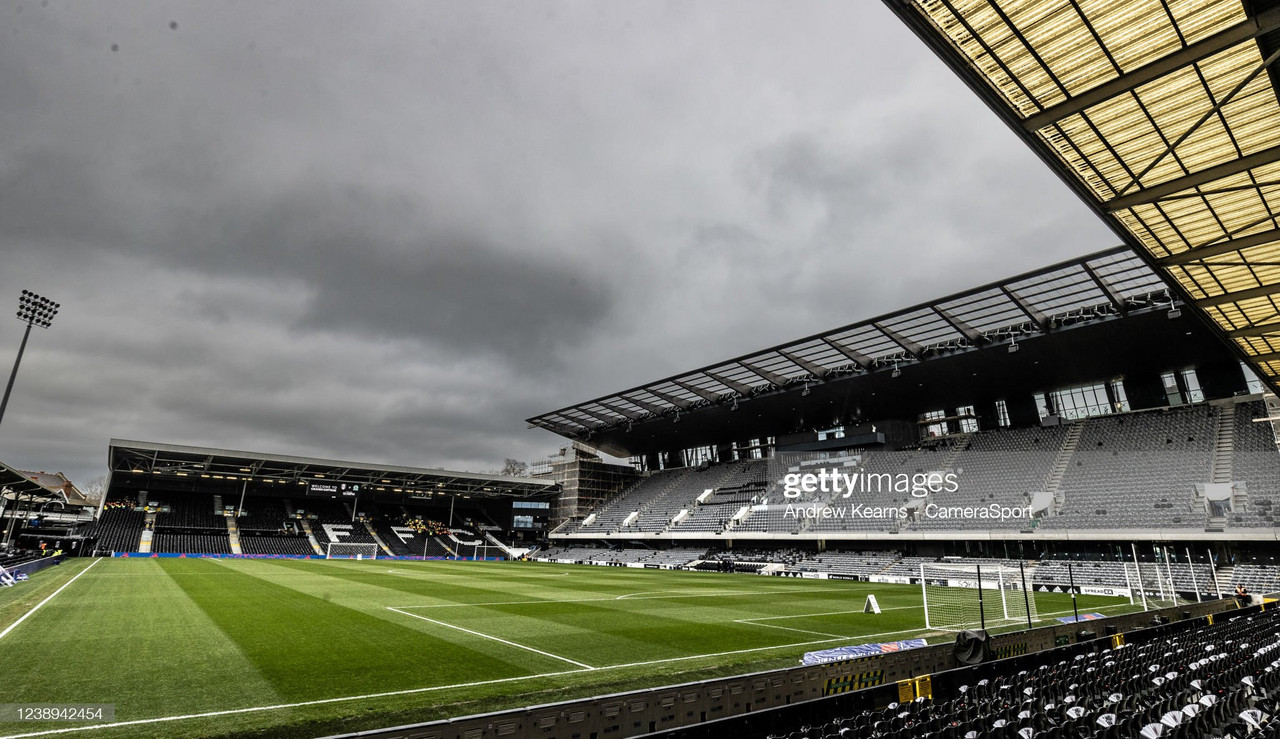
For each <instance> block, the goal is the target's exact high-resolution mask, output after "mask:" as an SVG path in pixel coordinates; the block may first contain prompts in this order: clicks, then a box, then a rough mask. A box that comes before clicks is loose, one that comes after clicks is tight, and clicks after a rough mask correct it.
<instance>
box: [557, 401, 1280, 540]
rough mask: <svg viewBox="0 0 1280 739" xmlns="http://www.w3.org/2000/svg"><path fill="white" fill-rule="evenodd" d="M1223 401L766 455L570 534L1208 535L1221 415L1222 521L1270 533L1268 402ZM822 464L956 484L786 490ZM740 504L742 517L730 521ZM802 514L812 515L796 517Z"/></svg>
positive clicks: (642, 496) (664, 486)
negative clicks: (972, 510)
mask: <svg viewBox="0 0 1280 739" xmlns="http://www.w3.org/2000/svg"><path fill="white" fill-rule="evenodd" d="M1220 407H1221V406H1220V404H1207V403H1199V404H1194V405H1188V406H1179V407H1173V408H1165V409H1157V410H1146V411H1137V412H1131V413H1122V414H1114V415H1108V416H1100V417H1094V418H1088V419H1082V420H1079V421H1074V422H1072V424H1068V425H1064V426H1049V427H1035V428H1024V429H995V430H989V431H983V432H980V433H974V434H966V435H963V436H959V437H956V439H954V440H942V441H936V442H930V443H929V444H927V445H924V446H921V447H919V448H915V449H898V450H893V451H885V450H867V449H860V450H850V451H847V452H841V453H836V454H831V453H812V454H810V455H807V456H806V455H789V456H787V457H785V459H786V460H787V461H785V462H783V461H781V459H779V458H773V459H769V460H757V461H754V462H733V463H728V464H724V465H713V466H711V468H710V469H707V470H701V469H696V468H689V469H674V470H664V471H660V472H656V473H653V474H652V475H650V476H649V477H647V478H643V479H641V480H639V481H637V482H635V483H633V484H632V485H630V486H629V487H628V488H626V489H624V490H623V491H622V492H621V493H620V494H619V495H618V496H616V497H615V498H613V499H612V500H610V501H607V502H606V503H604V504H602V505H601V506H600V507H599V508H598V509H597V511H596V516H595V518H594V519H593V520H592V522H591V524H589V525H581V524H580V525H579V526H578V527H577V529H576V530H569V531H567V532H566V533H580V534H600V535H604V536H618V537H624V536H626V535H628V534H659V533H664V532H668V531H669V532H673V533H686V532H705V533H706V534H707V535H708V536H709V537H711V536H720V535H723V536H731V535H732V534H733V533H736V532H743V533H766V534H779V535H785V534H824V533H840V532H869V533H893V532H899V531H940V530H987V529H998V528H1021V529H1024V530H1025V529H1029V528H1034V527H1043V528H1046V529H1049V530H1064V529H1074V530H1089V529H1117V528H1136V529H1147V530H1149V529H1153V528H1158V529H1187V530H1191V531H1203V530H1205V528H1206V526H1207V525H1208V523H1209V520H1208V519H1209V511H1208V510H1207V509H1206V504H1205V502H1204V501H1203V499H1201V498H1198V497H1197V495H1198V493H1197V486H1200V487H1201V488H1203V486H1204V485H1205V484H1206V483H1209V482H1210V481H1211V480H1212V479H1213V475H1214V472H1215V471H1214V469H1213V461H1214V457H1215V449H1216V447H1217V443H1218V442H1217V438H1216V435H1217V431H1218V426H1219V418H1220V413H1227V414H1231V413H1234V414H1235V418H1234V420H1235V426H1234V439H1233V444H1234V456H1233V457H1231V459H1232V460H1233V463H1232V469H1231V470H1230V471H1229V473H1228V474H1229V475H1230V476H1231V477H1233V478H1234V480H1235V481H1236V483H1237V486H1238V487H1239V488H1240V491H1241V494H1240V495H1238V496H1237V500H1239V501H1247V502H1245V503H1243V504H1238V505H1237V506H1236V509H1235V510H1232V511H1231V512H1230V515H1229V521H1228V523H1229V525H1230V526H1241V527H1261V526H1274V525H1275V524H1276V515H1277V514H1276V513H1275V508H1274V505H1275V496H1276V494H1277V492H1280V453H1278V452H1277V450H1276V444H1275V441H1274V438H1273V437H1272V432H1271V429H1270V425H1269V424H1259V423H1253V422H1252V421H1253V419H1254V418H1257V417H1260V416H1262V415H1264V414H1265V413H1266V409H1265V406H1264V405H1263V404H1262V403H1261V402H1260V401H1241V402H1239V403H1238V404H1236V406H1235V407H1234V408H1232V407H1230V406H1227V407H1226V408H1225V410H1220ZM1072 433H1075V434H1078V436H1077V437H1075V438H1074V440H1073V443H1074V446H1070V445H1068V444H1067V439H1068V437H1069V436H1070V435H1071V434H1072ZM1227 438H1231V436H1230V435H1228V437H1227ZM1068 454H1069V456H1068ZM1060 455H1062V456H1061V459H1059V456H1060ZM1062 464H1065V470H1060V471H1059V472H1058V474H1057V475H1055V474H1054V473H1055V466H1057V465H1062ZM819 466H822V467H839V468H841V469H847V470H849V471H860V472H863V473H864V474H866V475H878V474H886V473H887V474H890V475H902V474H906V475H915V474H922V473H930V472H948V471H950V472H954V473H955V474H956V475H957V484H958V489H957V490H955V491H947V490H942V491H934V492H932V493H930V494H929V496H928V497H927V499H921V498H917V497H914V496H912V495H910V494H909V493H907V492H903V491H901V490H896V491H895V490H885V491H882V492H876V491H866V492H863V491H859V492H857V493H855V494H854V496H852V497H850V498H845V497H843V496H841V495H837V494H835V493H832V492H826V493H823V492H814V493H806V494H802V495H800V496H799V497H792V498H787V497H785V496H784V495H783V478H784V476H785V475H786V474H787V473H789V472H800V471H803V470H805V469H808V468H810V467H812V468H814V469H816V468H817V467H819ZM944 467H945V468H946V469H945V470H944V469H943V468H944ZM1219 473H1220V471H1219ZM1050 487H1053V488H1054V489H1053V490H1050V489H1049V488H1050ZM707 489H712V490H713V493H712V495H710V496H709V497H707V498H706V500H704V501H703V502H702V503H701V504H699V503H698V501H697V498H698V497H699V496H700V495H701V494H702V492H703V491H704V490H707ZM1039 492H1044V493H1055V494H1056V497H1055V502H1054V504H1053V505H1051V506H1050V508H1049V509H1048V510H1047V511H1045V514H1044V516H1043V517H1042V518H1038V519H1035V520H1028V519H1026V518H1008V519H1006V520H1003V521H1002V520H999V519H982V520H981V521H975V520H974V519H969V518H941V517H929V516H926V515H924V511H923V510H922V506H923V505H925V504H926V503H928V504H935V505H937V506H943V507H945V506H958V505H963V506H974V507H986V506H989V505H993V504H995V505H1000V506H1005V507H1008V508H1020V507H1025V506H1027V505H1029V504H1030V502H1031V497H1032V494H1034V493H1039ZM857 504H861V505H862V506H863V507H864V509H865V508H881V509H901V508H904V507H905V508H906V509H907V515H906V516H905V517H903V518H899V517H897V516H882V517H874V518H872V517H862V516H854V515H851V514H850V511H851V509H852V506H854V505H857ZM744 506H746V507H747V508H748V510H749V513H748V515H747V516H746V517H745V518H744V519H742V520H739V521H736V522H731V519H733V517H734V516H735V515H736V514H737V513H738V511H740V510H741V509H742V508H743V507H744ZM802 506H803V507H804V508H806V509H808V510H813V511H816V512H817V515H795V514H796V513H797V510H798V509H800V508H801V507H802ZM685 509H687V510H688V511H689V515H688V516H687V517H686V518H684V519H683V520H681V521H679V522H677V523H674V524H672V523H671V520H672V517H674V516H675V515H676V514H677V513H678V512H679V511H681V510H685ZM841 509H843V510H841ZM637 512H638V514H639V515H638V516H636V517H635V519H634V520H632V521H631V522H630V523H628V525H626V526H623V522H624V521H626V520H627V519H628V517H630V516H631V515H632V514H633V513H637ZM801 512H802V513H803V512H807V511H801Z"/></svg>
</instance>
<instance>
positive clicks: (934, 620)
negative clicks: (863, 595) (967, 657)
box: [920, 563, 1039, 631]
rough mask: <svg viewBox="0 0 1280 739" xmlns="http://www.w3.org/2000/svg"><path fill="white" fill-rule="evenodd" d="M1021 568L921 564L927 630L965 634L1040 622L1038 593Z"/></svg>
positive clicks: (921, 589)
mask: <svg viewBox="0 0 1280 739" xmlns="http://www.w3.org/2000/svg"><path fill="white" fill-rule="evenodd" d="M1030 585H1031V583H1030V581H1029V580H1028V579H1027V577H1026V574H1025V572H1024V571H1023V570H1021V569H1015V568H1011V567H1005V566H999V565H988V566H985V567H984V566H982V565H974V564H924V563H922V564H921V565H920V595H921V597H922V598H923V600H924V625H925V628H929V629H938V630H942V631H963V630H965V629H976V628H985V627H986V626H1007V625H1011V624H1025V625H1027V626H1030V625H1031V624H1032V622H1034V621H1036V620H1038V619H1039V614H1038V613H1037V611H1036V597H1035V592H1034V591H1033V590H1032V589H1031V587H1030Z"/></svg>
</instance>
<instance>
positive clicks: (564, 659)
mask: <svg viewBox="0 0 1280 739" xmlns="http://www.w3.org/2000/svg"><path fill="white" fill-rule="evenodd" d="M387 610H388V611H395V612H396V613H399V614H400V615H402V616H408V617H409V618H417V619H421V620H423V621H427V622H430V623H433V624H436V625H437V626H445V627H448V628H450V629H457V630H458V631H462V632H465V633H467V634H471V635H472V636H479V637H483V638H485V639H492V640H493V641H496V642H500V643H502V644H506V645H507V646H511V647H519V648H520V649H524V650H527V651H530V652H534V653H535V654H541V655H542V656H544V657H551V658H552V659H558V660H560V661H561V662H568V663H569V664H571V665H577V666H578V667H581V668H582V669H584V670H594V669H595V668H594V667H592V666H591V665H586V664H583V663H581V662H578V661H577V660H572V659H569V658H568V657H561V656H560V655H558V654H552V653H551V652H544V651H542V650H541V649H534V648H533V647H527V646H525V645H523V644H516V643H515V642H513V641H507V640H506V639H501V638H499V637H496V636H490V635H489V634H481V633H480V632H479V631H472V630H471V629H464V628H462V627H461V626H454V625H453V624H447V623H445V622H444V621H437V620H435V619H434V618H427V617H426V616H419V615H418V614H416V613H409V612H408V611H402V610H400V609H398V608H390V607H388V608H387Z"/></svg>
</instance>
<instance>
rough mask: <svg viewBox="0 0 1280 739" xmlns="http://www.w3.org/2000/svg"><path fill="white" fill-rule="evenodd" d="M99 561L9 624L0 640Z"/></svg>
mask: <svg viewBox="0 0 1280 739" xmlns="http://www.w3.org/2000/svg"><path fill="white" fill-rule="evenodd" d="M101 561H102V557H98V558H97V559H95V560H93V561H92V562H90V563H89V566H88V567H86V568H84V569H83V570H80V571H79V572H77V573H76V576H75V577H73V578H71V579H70V580H67V581H66V582H64V583H63V584H62V587H60V588H58V589H57V590H55V591H53V594H52V595H50V596H49V597H48V598H45V599H44V600H42V601H40V602H39V603H37V604H36V607H35V608H32V609H31V610H29V611H27V612H26V613H24V614H22V618H20V619H18V620H17V621H14V622H13V623H12V624H9V628H7V629H5V630H4V631H0V639H3V638H5V636H7V635H8V634H9V632H10V631H13V630H14V629H16V628H18V624H20V623H22V622H23V621H26V620H27V617H28V616H30V615H31V614H33V613H35V612H36V611H38V610H40V606H43V605H44V604H45V603H48V602H49V601H51V600H53V597H54V596H55V595H57V594H58V593H61V592H62V591H64V590H66V589H67V586H68V585H70V584H71V583H73V582H75V581H76V580H79V579H80V576H81V575H83V574H84V573H86V572H88V571H89V570H91V569H93V566H94V565H96V564H98V563H99V562H101Z"/></svg>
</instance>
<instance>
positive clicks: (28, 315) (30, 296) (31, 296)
mask: <svg viewBox="0 0 1280 739" xmlns="http://www.w3.org/2000/svg"><path fill="white" fill-rule="evenodd" d="M58 307H59V305H58V303H55V302H53V301H52V300H50V299H48V298H45V297H41V296H39V295H36V294H35V293H33V292H31V291H30V290H23V291H22V296H21V297H19V298H18V320H19V321H26V323H27V330H26V331H25V332H23V334H22V343H21V344H20V345H19V346H18V358H17V359H15V360H13V371H12V372H10V373H9V384H8V385H6V386H5V388H4V400H0V421H3V420H4V409H5V408H6V407H7V406H8V405H9V393H11V392H13V381H14V379H15V378H17V376H18V365H20V364H22V353H23V352H24V351H26V349H27V337H29V336H31V327H32V326H39V327H40V328H49V326H51V325H53V317H54V316H56V315H58Z"/></svg>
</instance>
